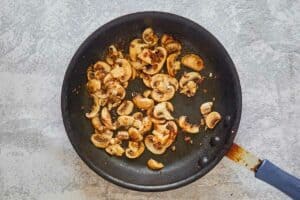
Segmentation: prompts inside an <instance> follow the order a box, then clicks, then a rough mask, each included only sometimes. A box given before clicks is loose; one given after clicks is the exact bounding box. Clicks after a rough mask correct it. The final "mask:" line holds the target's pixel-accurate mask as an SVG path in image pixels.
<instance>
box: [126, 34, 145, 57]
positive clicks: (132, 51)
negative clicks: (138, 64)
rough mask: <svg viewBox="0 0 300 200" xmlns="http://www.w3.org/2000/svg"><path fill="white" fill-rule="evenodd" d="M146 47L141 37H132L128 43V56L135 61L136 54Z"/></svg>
mask: <svg viewBox="0 0 300 200" xmlns="http://www.w3.org/2000/svg"><path fill="white" fill-rule="evenodd" d="M146 47H148V45H147V44H144V43H143V41H142V40H141V39H134V40H132V41H131V42H130V45H129V56H130V59H131V60H132V61H137V56H138V54H140V53H141V52H142V50H143V49H144V48H146Z"/></svg>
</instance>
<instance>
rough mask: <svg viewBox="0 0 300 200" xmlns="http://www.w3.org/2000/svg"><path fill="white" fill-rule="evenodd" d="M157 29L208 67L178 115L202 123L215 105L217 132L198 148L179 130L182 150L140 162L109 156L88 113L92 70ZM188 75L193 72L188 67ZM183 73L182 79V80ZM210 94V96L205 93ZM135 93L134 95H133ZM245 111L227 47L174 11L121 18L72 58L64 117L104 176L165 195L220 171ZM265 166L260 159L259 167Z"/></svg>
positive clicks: (82, 152) (136, 84)
mask: <svg viewBox="0 0 300 200" xmlns="http://www.w3.org/2000/svg"><path fill="white" fill-rule="evenodd" d="M147 27H152V28H153V29H154V30H155V32H157V33H158V34H162V33H168V34H171V35H173V36H174V37H175V38H176V39H178V40H179V41H180V42H181V43H182V44H183V52H182V54H185V53H188V52H194V53H196V54H199V55H200V56H201V57H202V58H203V59H204V63H205V69H204V70H203V71H201V74H203V75H204V76H205V77H209V76H208V74H209V73H212V74H213V78H207V79H205V81H204V82H203V83H202V84H201V85H200V87H199V89H198V92H197V94H196V95H195V97H192V98H188V97H186V96H183V95H179V94H178V95H176V96H175V98H174V99H172V101H171V102H172V103H173V105H174V107H175V112H174V116H175V117H179V116H180V115H188V116H189V119H190V121H191V122H193V123H199V120H200V113H199V106H200V105H201V104H202V103H203V102H206V101H211V100H212V99H215V101H214V109H215V110H216V111H218V112H220V113H221V115H222V116H223V119H222V121H221V122H220V123H219V124H218V126H217V127H216V128H215V129H213V130H207V131H204V130H201V133H199V134H196V135H193V136H192V140H193V144H192V145H191V144H187V143H186V142H185V141H184V139H183V138H184V136H185V135H186V134H185V133H182V132H179V134H178V137H177V139H176V142H175V145H176V151H175V152H172V151H170V150H167V152H166V153H165V154H163V155H159V156H157V155H153V154H151V153H150V152H149V151H145V153H143V154H142V156H141V157H139V158H138V159H134V160H130V159H127V158H126V157H122V158H116V157H111V156H109V155H108V154H107V153H106V152H105V151H103V150H100V149H97V148H95V147H94V146H93V145H92V144H91V142H90V136H91V134H92V132H93V128H92V126H91V124H90V121H89V120H88V119H86V118H85V116H84V113H86V112H88V111H89V108H90V105H91V100H90V99H89V96H88V94H87V92H86V88H85V84H86V82H87V79H86V69H87V67H88V66H90V65H91V64H93V63H95V62H96V61H98V60H103V58H104V54H105V53H106V49H107V47H108V46H109V45H111V44H115V45H116V46H117V47H118V48H120V49H123V50H124V51H127V50H128V45H129V43H130V41H131V40H132V39H134V38H137V37H141V33H142V31H143V30H144V29H145V28H147ZM184 70H185V71H188V69H187V68H185V69H184ZM182 72H183V70H182V71H181V72H180V73H179V74H178V75H177V78H178V77H180V75H181V74H182ZM144 89H145V86H144V84H143V83H142V82H141V81H140V80H134V81H132V82H130V83H129V86H128V90H129V91H135V92H139V91H143V90H144ZM204 90H207V91H208V92H207V93H205V92H204ZM127 93H128V94H130V93H131V92H127ZM241 110H242V95H241V87H240V83H239V78H238V74H237V72H236V69H235V66H234V64H233V62H232V60H231V58H230V56H229V55H228V53H227V52H226V50H225V48H224V47H223V46H222V44H221V43H220V42H219V41H218V40H217V39H216V38H215V37H214V36H213V35H212V34H210V33H209V32H208V31H207V30H205V29H204V28H203V27H201V26H199V25H198V24H196V23H194V22H192V21H190V20H188V19H186V18H183V17H180V16H177V15H173V14H169V13H162V12H142V13H135V14H130V15H126V16H123V17H120V18H117V19H115V20H113V21H111V22H109V23H107V24H105V25H103V26H102V27H100V28H99V29H98V30H96V31H95V32H94V33H93V34H92V35H90V36H89V37H88V38H87V39H86V40H85V41H84V42H83V44H82V45H81V46H80V47H79V49H78V50H77V52H76V53H75V55H74V57H73V58H72V60H71V62H70V64H69V67H68V69H67V72H66V74H65V79H64V83H63V87H62V115H63V121H64V125H65V128H66V132H67V134H68V136H69V139H70V141H71V143H72V145H73V147H74V148H75V150H76V152H77V153H78V155H79V156H80V157H81V159H82V160H83V161H84V162H85V163H86V164H87V165H88V166H89V167H90V168H91V169H93V170H94V171H95V172H96V173H97V174H99V175H100V176H102V177H103V178H105V179H107V180H109V181H111V182H113V183H115V184H117V185H120V186H123V187H126V188H129V189H134V190H139V191H163V190H169V189H174V188H178V187H180V186H183V185H186V184H188V183H191V182H192V181H195V180H197V179H199V178H200V177H202V176H203V175H205V174H206V173H207V172H208V171H210V170H211V169H213V168H214V166H215V165H216V164H218V162H219V161H220V160H221V159H222V158H223V157H224V155H225V154H226V153H227V152H228V151H229V149H230V147H231V146H232V144H233V140H234V137H235V135H236V133H237V129H238V126H239V121H240V117H241ZM149 158H154V159H156V160H158V161H161V162H163V163H164V164H165V168H163V169H162V170H161V171H151V170H149V169H148V168H147V166H146V162H147V160H148V159H149ZM260 163H261V162H260V161H259V164H260ZM258 166H259V165H257V166H256V168H255V169H253V170H257V168H258Z"/></svg>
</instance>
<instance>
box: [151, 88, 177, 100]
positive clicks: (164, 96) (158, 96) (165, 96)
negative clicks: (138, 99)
mask: <svg viewBox="0 0 300 200" xmlns="http://www.w3.org/2000/svg"><path fill="white" fill-rule="evenodd" d="M174 95H175V88H174V87H172V86H171V87H170V88H169V90H168V91H167V92H164V93H163V92H161V91H159V90H157V89H154V90H152V92H151V97H152V99H154V100H155V101H157V102H163V101H168V100H170V99H172V98H173V96H174Z"/></svg>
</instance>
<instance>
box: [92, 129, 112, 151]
mask: <svg viewBox="0 0 300 200" xmlns="http://www.w3.org/2000/svg"><path fill="white" fill-rule="evenodd" d="M112 136H113V132H111V131H109V130H106V131H105V132H103V133H101V134H98V133H95V134H93V135H92V136H91V142H92V143H93V144H94V145H95V146H96V147H98V148H106V147H107V146H108V145H109V141H110V139H111V138H112Z"/></svg>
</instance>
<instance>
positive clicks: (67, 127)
mask: <svg viewBox="0 0 300 200" xmlns="http://www.w3.org/2000/svg"><path fill="white" fill-rule="evenodd" d="M146 15H156V16H162V17H169V18H173V19H174V18H175V19H176V20H181V21H183V22H184V23H188V24H190V25H193V26H196V27H197V28H199V29H202V30H203V31H205V32H206V33H207V34H208V35H209V36H210V37H212V38H213V39H214V40H215V42H216V44H217V45H218V47H219V48H223V50H224V53H225V56H226V57H227V58H228V59H229V60H228V61H229V62H230V68H231V70H232V74H233V76H232V78H233V79H234V83H235V86H236V88H235V90H236V100H237V105H236V106H237V111H236V118H235V121H234V122H233V126H232V131H233V132H231V135H230V137H229V138H228V140H227V143H226V144H225V145H224V146H223V149H222V151H221V152H220V154H219V155H218V156H216V157H215V159H214V160H212V161H211V162H210V163H209V164H208V165H206V166H205V167H204V168H203V169H202V170H200V171H199V172H197V173H195V174H193V175H192V176H190V177H187V178H185V179H182V180H180V181H177V182H173V183H168V184H164V185H156V186H151V185H139V184H133V183H127V182H125V181H123V180H121V179H118V178H116V177H114V176H112V175H109V174H107V173H106V172H104V171H103V170H101V169H100V168H98V167H97V166H95V165H94V164H93V162H92V161H91V160H89V159H88V158H87V157H85V155H84V154H83V153H82V152H80V149H79V148H78V146H76V145H75V144H74V141H73V138H72V137H71V134H70V133H71V132H73V131H72V129H71V126H70V121H69V115H68V113H67V111H66V110H67V109H66V108H67V99H68V98H67V96H66V95H65V94H66V93H67V89H68V79H69V77H70V74H71V72H72V71H73V70H74V66H75V65H74V63H75V60H76V58H77V57H78V55H80V53H81V51H82V50H83V49H84V48H85V47H86V45H87V44H88V43H89V41H91V40H93V39H94V37H96V36H97V32H99V31H101V30H102V29H106V28H108V27H109V26H111V25H113V24H115V23H121V22H122V21H123V20H126V19H128V18H135V17H145V16H146ZM61 111H62V120H63V123H64V127H65V131H66V133H67V136H68V138H69V140H70V142H71V144H72V146H73V148H74V149H75V151H76V153H77V154H78V156H79V157H80V158H81V160H83V161H84V163H85V164H86V165H87V166H88V167H89V168H90V169H92V170H93V171H94V172H96V174H98V175H99V176H101V177H102V178H104V179H105V180H107V181H109V182H111V183H114V184H116V185H118V186H121V187H124V188H127V189H131V190H136V191H141V192H159V191H167V190H171V189H176V188H179V187H182V186H185V185H187V184H190V183H192V182H194V181H196V180H198V179H199V178H201V177H202V176H204V175H206V174H207V173H208V172H209V171H210V170H212V169H213V168H214V167H215V166H216V165H217V164H218V163H219V162H220V161H221V160H222V158H223V157H224V156H225V154H226V153H227V151H228V150H229V149H230V147H231V145H232V144H233V140H234V138H235V136H236V134H237V130H238V128H239V123H240V119H241V112H242V91H241V85H240V80H239V76H238V73H237V70H236V67H235V65H234V63H233V61H232V59H231V57H230V56H229V54H228V52H227V51H226V49H225V48H224V46H223V45H222V44H221V43H220V42H219V40H218V39H217V38H216V37H215V36H214V35H213V34H211V33H210V32H209V31H207V30H206V29H205V28H204V27H202V26H201V25H199V24H198V23H196V22H194V21H192V20H190V19H187V18H185V17H182V16H179V15H176V14H172V13H167V12H159V11H144V12H136V13H131V14H127V15H122V16H120V17H118V18H115V19H113V20H111V21H109V22H107V23H105V24H104V25H102V26H100V27H99V28H98V29H96V30H95V31H94V32H93V33H91V34H90V35H89V36H88V37H87V38H86V39H85V40H84V41H83V42H82V43H81V45H80V46H79V47H78V49H77V50H76V52H75V54H74V56H73V57H72V59H71V61H70V63H69V65H68V67H67V69H66V72H65V74H64V80H63V85H62V89H61Z"/></svg>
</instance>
